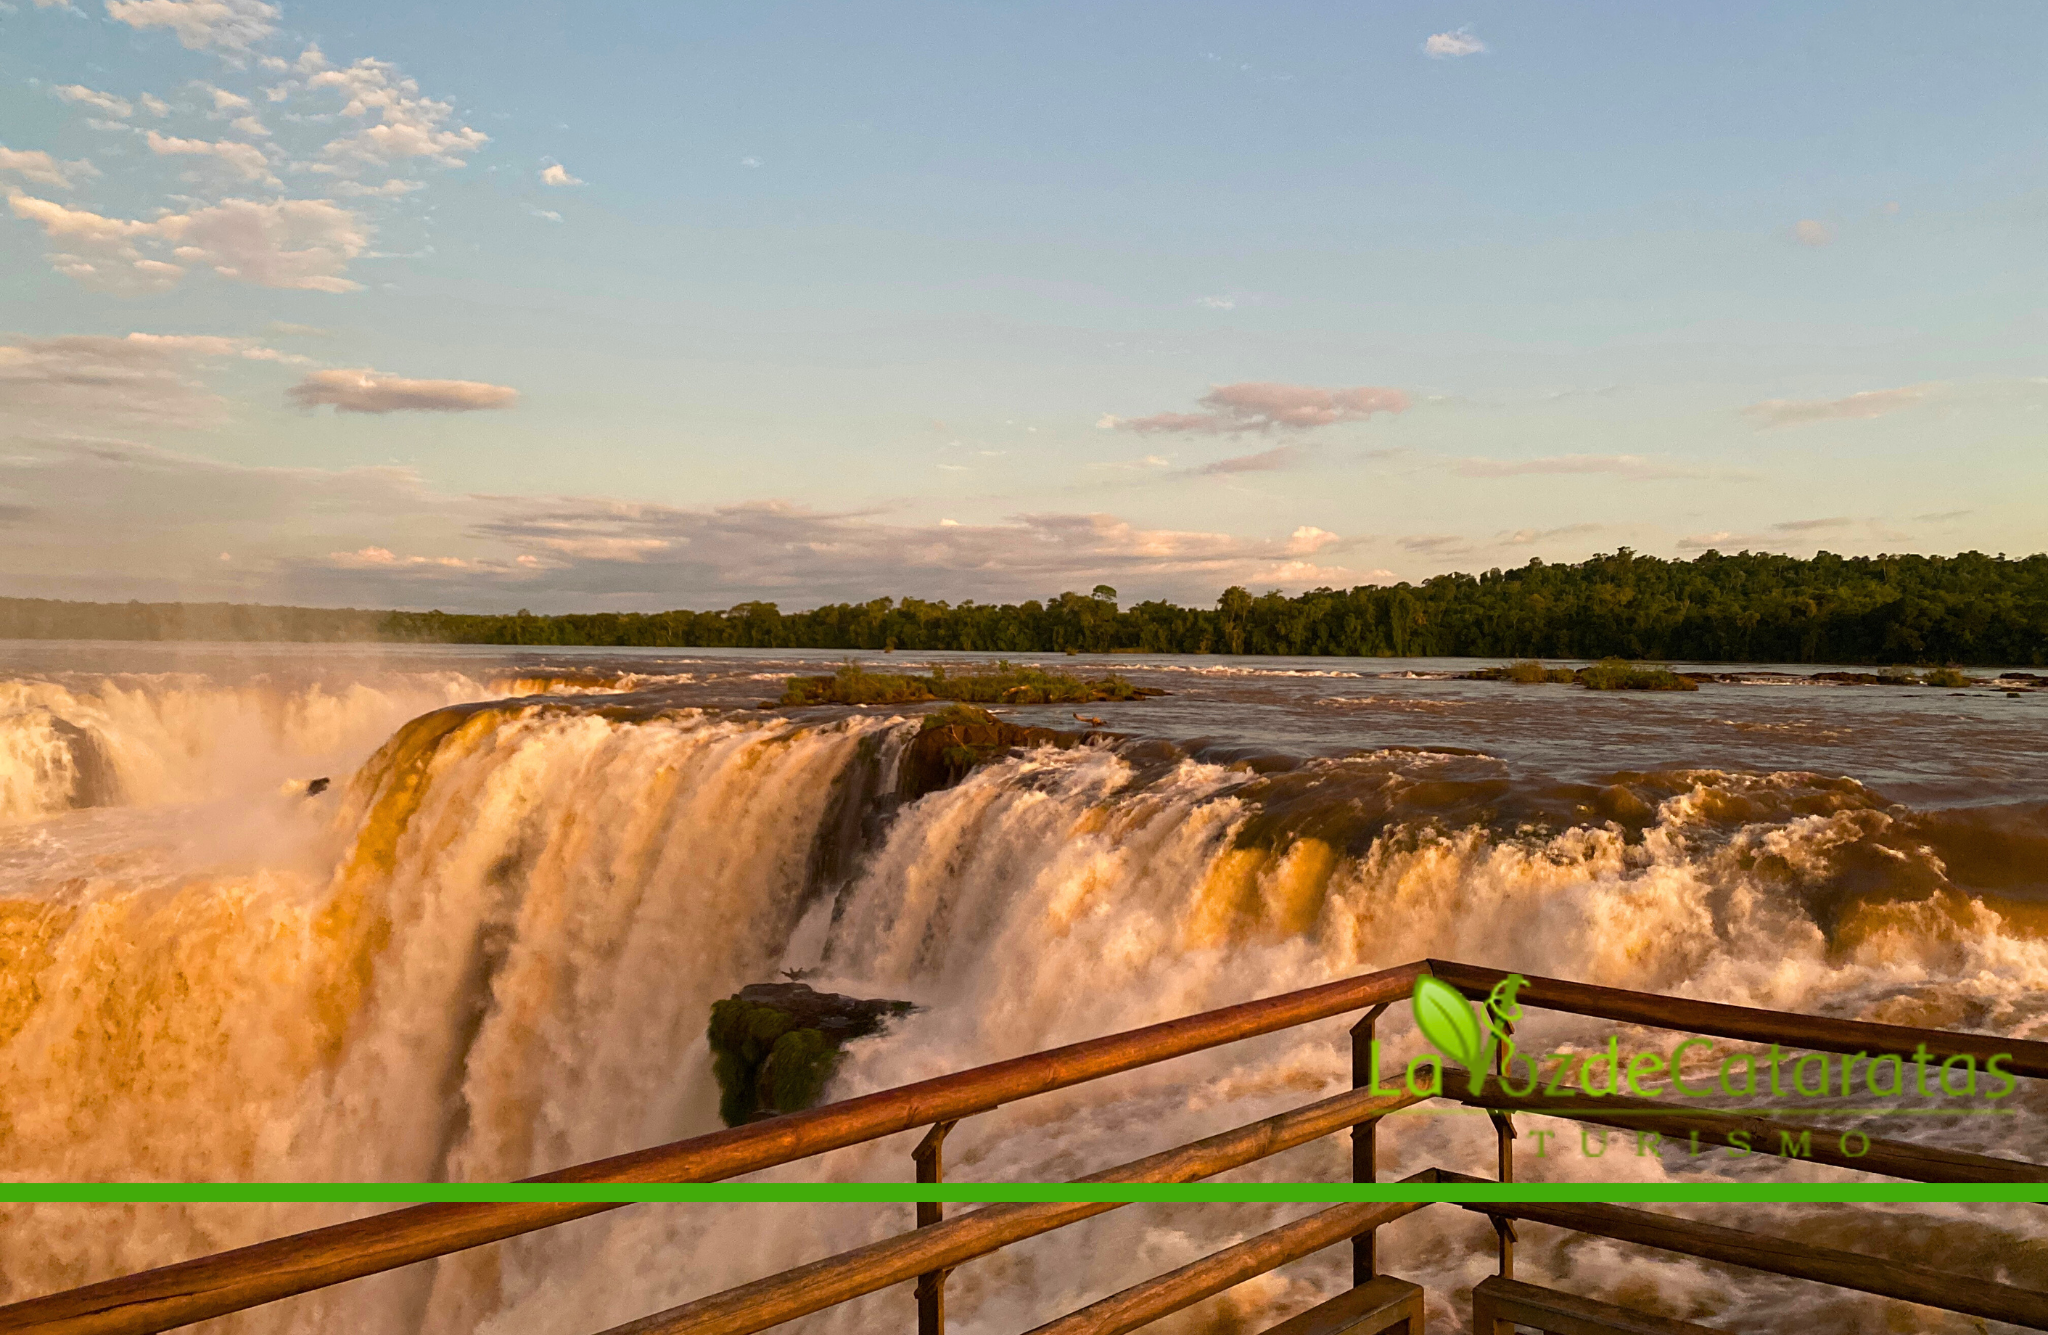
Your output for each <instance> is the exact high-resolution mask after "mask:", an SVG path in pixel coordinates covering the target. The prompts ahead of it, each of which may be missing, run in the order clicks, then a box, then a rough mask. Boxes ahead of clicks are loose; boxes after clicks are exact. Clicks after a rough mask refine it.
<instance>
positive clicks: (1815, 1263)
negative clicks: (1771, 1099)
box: [1437, 1169, 2048, 1330]
mask: <svg viewBox="0 0 2048 1335" xmlns="http://www.w3.org/2000/svg"><path fill="white" fill-rule="evenodd" d="M1437 1178H1438V1180H1439V1181H1443V1182H1484V1181H1486V1179H1485V1178H1482V1177H1469V1176H1467V1175H1465V1174H1463V1173H1453V1172H1450V1171H1448V1170H1446V1169H1438V1170H1437ZM1464 1208H1465V1209H1467V1210H1471V1211H1473V1212H1474V1213H1476V1214H1484V1215H1490V1216H1492V1217H1494V1218H1497V1219H1499V1218H1505V1219H1528V1220H1532V1221H1534V1222H1536V1223H1539V1224H1554V1225H1556V1226H1557V1227H1559V1228H1569V1229H1574V1230H1576V1231H1578V1232H1580V1233H1593V1234H1597V1235H1598V1236H1600V1237H1603V1238H1614V1239H1616V1240H1617V1241H1621V1242H1634V1243H1640V1244H1641V1245H1643V1246H1645V1247H1656V1248H1659V1249H1660V1250H1663V1251H1668V1252H1680V1253H1683V1254H1684V1255H1687V1256H1700V1257H1705V1258H1706V1259H1707V1260H1710V1261H1721V1262H1724V1263H1726V1264H1728V1265H1739V1266H1746V1267H1748V1268H1750V1269H1752V1270H1763V1271H1768V1272H1769V1273H1771V1274H1775V1275H1789V1276H1791V1277H1792V1278H1794V1279H1811V1280H1817V1281H1818V1282H1820V1283H1822V1284H1832V1285H1834V1286H1835V1287H1837V1288H1843V1289H1855V1290H1857V1291H1858V1292H1861V1293H1874V1294H1877V1295H1878V1296H1879V1297H1883V1298H1898V1299H1902V1300H1904V1301H1906V1302H1909V1303H1920V1304H1922V1305H1923V1306H1927V1307H1939V1308H1943V1309H1945V1310H1947V1311H1950V1312H1962V1313H1964V1314H1966V1315H1969V1316H1981V1317H1984V1318H1986V1319H1988V1320H1991V1321H2009V1322H2011V1323H2012V1324H2013V1325H2015V1326H2025V1327H2027V1328H2028V1329H2030V1330H2048V1293H2041V1292H2038V1291H2036V1290H2033V1289H2022V1288H2016V1287H2014V1286H2013V1285H2010V1284H2000V1283H1998V1282H1996V1281H1995V1280H1989V1279H1983V1278H1980V1277H1978V1276H1976V1275H1957V1274H1953V1273H1950V1272H1948V1271H1942V1270H1931V1269H1929V1268H1927V1267H1926V1266H1918V1265H1914V1264H1912V1263H1911V1262H1909V1261H1897V1260H1893V1259H1891V1258H1889V1257H1879V1256H1865V1255H1863V1254H1862V1253H1860V1252H1844V1251H1837V1250H1835V1249H1833V1248H1831V1247H1814V1246H1810V1245H1809V1244H1807V1243H1803V1242H1795V1241H1793V1240H1792V1239H1791V1238H1780V1237H1773V1236H1770V1235H1768V1234H1764V1233H1750V1232H1745V1231H1744V1230H1741V1229H1734V1228H1722V1227H1721V1226H1720V1225H1718V1224H1702V1223H1700V1222H1698V1221H1696V1220H1692V1219H1684V1218H1681V1217H1679V1216H1677V1215H1668V1214H1658V1213H1656V1212H1655V1211H1651V1210H1631V1209H1628V1208H1626V1207H1623V1206H1619V1205H1597V1204H1586V1205H1580V1204H1550V1203H1522V1202H1516V1203H1512V1204H1509V1203H1495V1202H1490V1201H1489V1202H1486V1203H1484V1204H1470V1205H1466V1206H1465V1207H1464Z"/></svg>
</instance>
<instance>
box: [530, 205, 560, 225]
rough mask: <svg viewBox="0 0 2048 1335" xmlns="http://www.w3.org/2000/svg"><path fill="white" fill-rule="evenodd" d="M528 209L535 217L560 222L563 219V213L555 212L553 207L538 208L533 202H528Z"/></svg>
mask: <svg viewBox="0 0 2048 1335" xmlns="http://www.w3.org/2000/svg"><path fill="white" fill-rule="evenodd" d="M526 211H527V212H528V213H530V214H532V215H533V216H534V217H536V218H540V219H544V220H545V221H547V222H551V223H558V222H560V221H562V215H561V214H559V213H557V212H555V211H554V210H553V209H543V208H538V207H536V206H534V205H532V204H528V205H527V206H526Z"/></svg>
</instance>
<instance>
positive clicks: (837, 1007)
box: [709, 983, 917, 1126]
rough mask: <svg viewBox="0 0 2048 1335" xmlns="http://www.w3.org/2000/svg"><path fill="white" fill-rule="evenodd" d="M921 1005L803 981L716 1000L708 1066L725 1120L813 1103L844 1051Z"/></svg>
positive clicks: (757, 986) (755, 987) (753, 987)
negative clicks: (815, 986) (826, 989)
mask: <svg viewBox="0 0 2048 1335" xmlns="http://www.w3.org/2000/svg"><path fill="white" fill-rule="evenodd" d="M916 1009H917V1007H915V1006H913V1005H911V1004H910V1003H909V1002H907V1001H878V1000H865V999H862V998H860V997H847V996H841V995H839V994H838V993H836V992H818V991H814V990H813V989H812V988H811V987H809V986H808V985H806V984H804V983H751V984H749V985H747V986H746V987H743V988H741V989H740V990H739V993H738V994H737V995H735V996H730V997H727V998H726V999H725V1000H724V1001H715V1002H713V1003H712V1004H711V1028H710V1032H709V1037H710V1040H711V1070H712V1074H714V1075H715V1076H717V1077H718V1090H719V1099H718V1115H719V1116H720V1117H722V1118H724V1119H725V1124H726V1125H727V1126H738V1125H739V1124H740V1123H742V1122H753V1121H758V1120H760V1119H761V1118H764V1117H773V1116H776V1115H777V1114H778V1113H791V1112H798V1111H800V1110H802V1109H804V1108H809V1107H812V1106H813V1105H815V1104H816V1103H817V1101H818V1099H819V1097H820V1096H821V1095H822V1094H823V1093H824V1092H825V1084H826V1082H827V1081H829V1080H830V1079H831V1078H832V1073H833V1071H835V1070H836V1069H838V1066H839V1058H840V1056H841V1050H842V1049H843V1048H844V1047H845V1045H846V1044H847V1043H849V1042H851V1041H852V1040H854V1039H856V1038H866V1037H868V1036H869V1035H870V1034H878V1033H880V1032H882V1030H883V1029H884V1028H885V1027H887V1025H888V1023H889V1021H891V1020H893V1019H896V1018H898V1017H899V1016H903V1015H908V1014H909V1013H910V1012H911V1011H914V1010H916Z"/></svg>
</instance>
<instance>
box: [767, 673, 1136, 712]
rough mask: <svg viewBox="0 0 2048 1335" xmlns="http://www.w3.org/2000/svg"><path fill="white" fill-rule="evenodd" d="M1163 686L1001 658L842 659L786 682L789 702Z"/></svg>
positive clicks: (1014, 697)
mask: <svg viewBox="0 0 2048 1335" xmlns="http://www.w3.org/2000/svg"><path fill="white" fill-rule="evenodd" d="M1159 694H1162V692H1159V691H1156V690H1147V689H1146V688H1144V687H1140V686H1133V685H1131V684H1130V683H1129V682H1127V681H1125V680H1124V679H1123V678H1122V677H1119V676H1116V675H1114V674H1111V675H1110V676H1107V677H1097V678H1092V679H1090V678H1082V677H1077V676H1075V675H1074V674H1073V673H1071V672H1052V671H1048V670H1046V669H1044V668H1039V667H1031V666H1028V665H1027V666H1022V667H1020V666H1018V665H1017V664H1014V663H1009V662H1000V663H995V664H993V665H991V666H989V667H986V668H976V669H973V670H970V671H967V672H953V673H948V672H947V671H946V669H945V667H944V666H943V665H941V666H936V667H934V668H933V669H932V671H931V675H929V676H924V677H917V676H907V675H899V674H894V673H885V672H870V671H868V670H867V669H866V668H864V667H862V666H861V665H860V664H858V663H842V664H840V666H839V670H838V671H836V672H834V673H833V674H832V675H831V676H829V677H791V678H790V679H789V680H788V682H786V683H785V684H784V686H783V691H782V700H781V703H783V704H785V705H901V704H916V703H918V702H919V701H923V700H971V701H977V702H980V703H984V704H1005V705H1053V704H1083V703H1086V702H1088V701H1092V700H1136V699H1139V698H1140V697H1142V696H1146V695H1159Z"/></svg>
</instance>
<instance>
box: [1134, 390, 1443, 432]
mask: <svg viewBox="0 0 2048 1335" xmlns="http://www.w3.org/2000/svg"><path fill="white" fill-rule="evenodd" d="M1197 402H1198V403H1199V404H1201V406H1202V411H1201V412H1194V413H1155V414H1153V415H1152V416H1150V417H1116V416H1105V417H1103V418H1102V420H1101V421H1099V422H1097V423H1096V425H1097V426H1098V427H1102V428H1104V429H1113V430H1121V431H1136V432H1138V433H1139V434H1141V435H1147V434H1151V433H1154V432H1172V433H1189V434H1196V435H1212V436H1214V435H1236V434H1238V433H1240V432H1245V431H1270V430H1272V429H1274V428H1275V427H1280V428H1284V429H1287V430H1291V431H1305V430H1308V429H1310V428H1312V427H1321V426H1331V425H1334V424H1336V423H1338V422H1360V421H1364V420H1365V419H1366V418H1369V417H1371V416H1372V415H1373V414H1374V413H1389V414H1392V413H1401V412H1405V411H1407V408H1408V396H1407V395H1406V394H1403V393H1402V392H1401V391H1400V390H1398V389H1383V388H1379V387H1376V386H1371V385H1360V386H1357V387H1355V388H1351V389H1321V388H1318V387H1316V386H1314V385H1281V384H1275V383H1273V382H1271V381H1264V380H1254V381H1244V382H1241V383H1239V384H1234V385H1218V386H1217V387H1216V388H1215V389H1212V390H1210V391H1209V392H1208V393H1207V394H1204V395H1203V396H1202V397H1201V398H1200V399H1198V400H1197Z"/></svg>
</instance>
